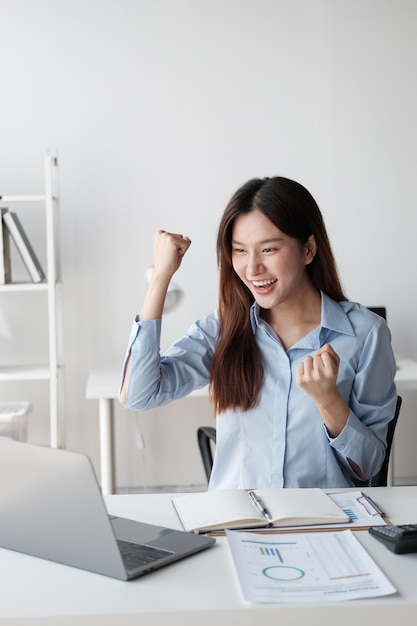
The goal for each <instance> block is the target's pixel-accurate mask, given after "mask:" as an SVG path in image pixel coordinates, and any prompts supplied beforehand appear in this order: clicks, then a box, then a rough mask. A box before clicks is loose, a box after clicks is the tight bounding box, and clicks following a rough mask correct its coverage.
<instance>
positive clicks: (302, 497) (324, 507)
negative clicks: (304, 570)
mask: <svg viewBox="0 0 417 626" xmlns="http://www.w3.org/2000/svg"><path fill="white" fill-rule="evenodd" d="M172 503H173V505H174V507H175V510H176V512H177V515H178V517H179V519H180V521H181V523H182V525H183V527H184V529H185V530H188V531H197V532H209V531H213V530H222V529H225V528H230V529H236V528H265V527H280V526H306V525H309V524H312V525H313V524H314V525H317V524H343V523H346V522H349V521H350V517H349V516H348V515H347V513H345V511H343V509H341V508H340V507H339V506H338V505H337V504H336V503H335V502H334V501H333V500H332V499H331V498H330V497H329V496H328V495H327V494H326V493H325V492H324V491H322V490H321V489H257V490H255V491H245V490H244V489H220V490H213V491H206V492H203V493H193V494H187V495H184V496H178V497H176V498H174V499H173V501H172Z"/></svg>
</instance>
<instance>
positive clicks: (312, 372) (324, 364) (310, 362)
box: [297, 343, 350, 437]
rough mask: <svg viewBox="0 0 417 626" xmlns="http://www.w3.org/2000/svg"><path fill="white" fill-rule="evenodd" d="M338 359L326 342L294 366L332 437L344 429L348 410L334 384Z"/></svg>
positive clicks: (299, 380)
mask: <svg viewBox="0 0 417 626" xmlns="http://www.w3.org/2000/svg"><path fill="white" fill-rule="evenodd" d="M339 363H340V358H339V355H338V354H336V352H335V351H334V350H333V348H332V347H331V345H329V344H328V343H327V344H325V345H324V346H323V347H322V348H320V349H319V350H317V352H315V353H314V355H313V356H308V357H306V358H305V359H304V361H303V363H300V365H299V367H298V370H297V383H298V384H299V385H300V387H301V389H303V390H304V391H305V392H306V393H307V394H308V395H309V396H310V397H311V398H312V399H313V400H314V402H315V403H316V405H317V408H318V410H319V412H320V414H321V416H322V418H323V421H324V423H325V425H326V428H327V430H328V432H329V435H330V436H331V437H336V436H337V435H338V434H339V433H340V432H341V431H342V430H343V428H344V426H345V424H346V421H347V419H348V417H349V412H350V411H349V407H348V406H347V404H346V402H345V400H344V399H343V397H342V394H341V393H340V391H339V390H338V388H337V384H336V381H337V374H338V372H339Z"/></svg>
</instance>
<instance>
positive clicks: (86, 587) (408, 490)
mask: <svg viewBox="0 0 417 626" xmlns="http://www.w3.org/2000/svg"><path fill="white" fill-rule="evenodd" d="M367 493H368V494H369V495H370V496H371V497H373V498H374V499H375V501H376V502H378V504H380V505H381V506H382V507H383V508H384V509H385V510H386V512H387V514H388V515H389V516H390V518H391V519H392V521H393V522H395V523H406V522H411V521H416V520H417V487H379V488H374V489H369V490H367ZM175 495H178V494H175ZM105 500H106V504H107V507H108V510H109V512H110V513H113V514H116V515H121V516H125V517H131V518H136V519H139V518H140V519H141V520H142V521H146V522H149V523H155V524H163V525H168V526H172V527H176V528H180V525H179V522H178V519H177V517H176V514H175V512H174V510H173V507H172V505H171V495H170V494H145V495H112V496H107V497H106V498H105ZM357 536H358V538H359V540H360V541H361V542H362V543H363V545H364V546H365V548H366V549H367V550H368V552H369V553H370V555H371V556H372V557H373V558H374V560H375V561H376V563H377V564H378V565H379V566H380V567H381V569H382V570H383V572H384V573H385V574H386V575H387V577H388V578H389V579H390V580H391V582H392V583H393V585H394V586H395V587H396V588H397V589H398V593H397V594H395V595H393V596H386V597H383V598H371V599H366V600H356V601H349V602H339V603H334V604H326V605H323V604H311V605H307V606H297V605H277V604H265V605H260V604H259V605H249V604H246V603H245V602H244V601H243V600H242V596H241V593H240V588H239V585H238V582H237V577H236V572H235V569H234V565H233V562H232V558H231V555H230V553H229V549H228V545H227V541H226V539H225V538H224V537H220V538H218V540H217V544H216V545H215V546H214V547H213V548H209V549H208V550H206V551H204V552H201V553H199V554H196V555H193V556H191V557H188V558H186V559H184V560H182V561H178V562H177V563H173V564H172V565H169V566H167V567H165V568H163V569H161V570H158V571H156V572H153V573H152V574H150V575H148V576H145V577H143V578H139V579H137V580H134V581H130V582H123V581H119V580H114V579H112V578H107V577H105V576H100V575H98V574H92V573H90V572H84V571H82V570H77V569H74V568H72V567H67V566H65V565H60V564H57V563H51V562H48V561H44V560H42V559H37V558H35V557H30V556H26V555H22V554H19V553H17V552H11V551H8V550H2V549H0V589H1V598H2V599H1V603H0V626H1V625H2V624H6V623H7V624H11V623H12V624H13V626H23V625H25V626H27V625H34V624H36V625H38V626H73V625H78V626H80V625H81V626H87V625H88V626H97V625H100V626H101V625H104V626H114V625H115V624H117V626H127V625H129V626H131V625H133V624H134V625H135V626H137V624H141V625H146V626H157V625H162V624H163V625H164V626H166V624H169V626H188V625H192V626H196V625H197V624H198V625H199V626H213V624H219V625H221V624H226V623H227V624H229V623H230V622H232V623H236V624H240V625H241V626H253V625H254V624H260V623H263V624H265V623H266V624H283V625H289V624H291V626H298V625H301V624H302V625H303V626H305V624H314V625H316V624H320V626H334V625H335V624H337V625H338V626H351V625H352V623H357V624H375V625H382V626H384V625H385V624H396V623H398V624H401V626H411V625H412V626H415V622H416V616H417V585H416V580H417V553H416V554H408V555H401V556H400V555H395V554H393V553H391V552H390V551H389V550H387V549H386V548H385V547H384V546H383V545H382V544H380V543H379V542H377V541H376V540H374V539H373V538H372V537H371V536H370V535H369V534H368V532H367V531H361V532H358V533H357ZM12 620H13V621H12Z"/></svg>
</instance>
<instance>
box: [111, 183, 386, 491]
mask: <svg viewBox="0 0 417 626" xmlns="http://www.w3.org/2000/svg"><path fill="white" fill-rule="evenodd" d="M190 244H191V241H190V239H189V238H188V237H184V236H182V235H180V234H173V233H168V232H166V231H163V230H161V231H159V232H157V233H156V235H155V247H154V255H155V265H154V271H153V275H152V279H151V283H150V285H149V289H148V292H147V295H146V298H145V301H144V304H143V307H142V310H141V312H140V315H139V316H137V317H136V319H135V323H134V326H133V330H132V332H131V336H130V339H129V345H128V351H127V356H126V361H125V364H124V369H123V380H122V388H121V393H120V400H121V402H122V404H123V405H124V406H125V407H127V408H131V409H135V410H142V409H150V408H153V407H156V406H161V405H163V404H166V403H168V402H170V401H172V400H175V399H178V398H182V397H184V396H186V395H188V394H189V393H190V392H191V391H193V390H194V389H198V388H201V387H204V386H205V385H206V384H207V383H209V384H210V393H211V398H212V401H213V405H214V407H215V413H216V429H217V443H216V454H215V460H214V465H213V471H212V475H211V479H210V484H209V488H211V489H219V488H230V487H236V488H264V487H320V488H331V487H349V486H352V480H351V479H352V477H354V478H359V479H362V480H363V479H366V478H369V477H371V476H373V475H375V474H376V473H377V471H378V470H379V469H380V466H381V464H382V461H383V458H384V452H385V440H386V433H387V425H388V422H389V421H390V420H391V419H392V417H393V415H394V410H395V403H396V397H397V393H396V388H395V384H394V376H395V360H394V356H393V352H392V348H391V339H390V333H389V330H388V327H387V325H386V323H385V321H384V320H383V319H382V318H380V317H379V316H377V315H375V314H374V313H371V312H370V311H369V310H368V309H367V308H366V307H364V306H362V305H360V304H357V303H354V302H349V301H348V300H347V298H346V297H345V296H344V294H343V291H342V288H341V285H340V281H339V277H338V274H337V270H336V265H335V261H334V257H333V253H332V250H331V246H330V243H329V240H328V236H327V233H326V229H325V226H324V222H323V218H322V215H321V213H320V210H319V208H318V206H317V204H316V202H315V200H314V198H313V197H312V196H311V194H310V193H309V192H308V191H307V190H306V189H305V188H304V187H303V186H302V185H300V184H299V183H297V182H295V181H292V180H289V179H287V178H282V177H274V178H264V179H253V180H250V181H248V182H247V183H246V184H244V185H243V186H242V187H241V188H240V189H238V190H237V191H236V193H235V194H234V195H233V197H232V198H231V200H230V201H229V203H228V205H227V207H226V209H225V211H224V214H223V217H222V219H221V221H220V225H219V229H218V236H217V259H218V265H219V270H220V285H219V305H218V309H217V310H216V311H215V312H212V313H210V314H209V315H207V316H206V317H205V318H203V319H201V320H199V321H198V322H196V323H194V324H193V325H192V326H191V328H190V329H189V330H188V331H187V333H186V334H185V335H184V337H182V338H181V339H179V340H178V341H177V342H175V343H174V344H173V345H172V346H171V348H169V349H168V350H167V352H166V353H165V354H164V355H163V356H162V357H160V354H159V338H160V332H161V317H162V310H163V306H164V300H165V296H166V293H167V289H168V285H169V283H170V280H171V278H172V276H173V275H174V273H175V272H176V271H177V269H178V268H179V266H180V264H181V262H182V260H183V258H184V255H185V254H186V252H187V250H188V248H189V246H190Z"/></svg>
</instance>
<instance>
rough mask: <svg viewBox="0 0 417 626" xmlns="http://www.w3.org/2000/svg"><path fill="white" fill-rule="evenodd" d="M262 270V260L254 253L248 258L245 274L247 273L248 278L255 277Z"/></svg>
mask: <svg viewBox="0 0 417 626" xmlns="http://www.w3.org/2000/svg"><path fill="white" fill-rule="evenodd" d="M262 270H263V263H262V258H261V257H260V256H259V255H258V254H256V253H251V254H249V256H248V263H247V272H248V276H252V277H253V276H257V275H258V274H260V273H261V272H262Z"/></svg>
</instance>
